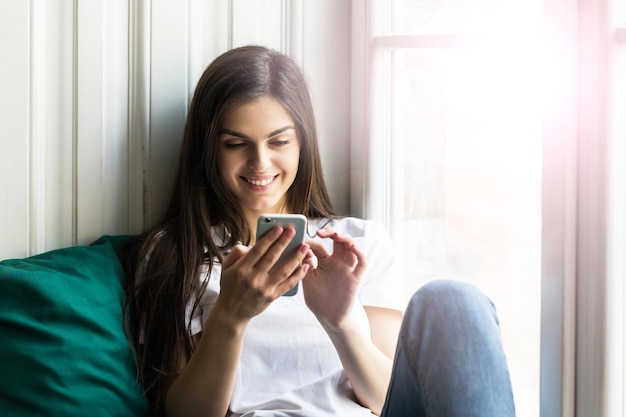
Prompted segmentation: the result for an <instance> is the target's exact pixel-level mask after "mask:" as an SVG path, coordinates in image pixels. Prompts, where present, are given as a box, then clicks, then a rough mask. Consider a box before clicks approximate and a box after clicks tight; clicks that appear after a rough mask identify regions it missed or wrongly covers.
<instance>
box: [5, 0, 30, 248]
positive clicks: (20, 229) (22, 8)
mask: <svg viewBox="0 0 626 417" xmlns="http://www.w3.org/2000/svg"><path fill="white" fill-rule="evenodd" d="M29 28H30V23H29V3H28V2H26V1H23V0H13V1H3V2H0V56H1V57H2V60H3V64H2V65H1V66H0V74H1V76H0V91H1V92H2V97H0V257H1V258H9V257H20V256H24V255H25V254H26V253H27V251H28V135H29V132H28V114H29V110H28V105H29V100H28V90H29V65H30V62H29V50H30V48H29ZM8 62H11V65H7V63H8Z"/></svg>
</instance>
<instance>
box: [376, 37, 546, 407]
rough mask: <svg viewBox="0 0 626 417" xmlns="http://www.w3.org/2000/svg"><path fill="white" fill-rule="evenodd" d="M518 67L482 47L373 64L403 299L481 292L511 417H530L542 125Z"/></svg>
mask: <svg viewBox="0 0 626 417" xmlns="http://www.w3.org/2000/svg"><path fill="white" fill-rule="evenodd" d="M495 52H498V54H495ZM503 54H504V56H503ZM503 58H504V59H503ZM526 58H527V57H524V56H522V55H521V54H520V52H519V51H511V52H508V53H507V52H506V50H505V49H503V50H500V51H494V49H493V45H487V46H485V47H484V48H483V47H476V48H471V49H414V50H413V49H402V50H397V51H393V52H387V58H384V59H386V60H387V61H388V62H389V63H390V64H389V67H390V69H389V74H390V80H391V89H390V91H391V93H390V100H391V112H390V116H389V117H390V123H389V126H390V139H389V140H390V157H391V164H390V176H391V178H390V183H391V184H393V185H392V187H391V190H392V191H391V195H390V201H391V206H392V207H391V209H390V210H391V212H392V215H391V216H390V223H391V230H392V234H393V237H394V239H396V241H397V243H398V247H402V248H404V254H403V255H404V256H403V263H404V267H405V269H404V274H405V277H406V285H407V287H408V288H407V289H408V292H409V293H411V292H412V291H413V290H414V289H416V288H417V287H419V286H420V285H422V284H423V283H425V282H426V281H429V280H432V279H437V278H453V279H460V280H466V281H469V282H472V283H474V284H476V285H477V286H479V287H480V288H481V289H482V290H484V291H485V292H486V293H487V294H488V295H489V296H490V297H491V298H492V300H493V301H494V302H495V304H496V307H497V309H498V313H499V316H500V320H501V330H502V336H503V342H504V345H505V349H506V352H507V356H508V359H509V363H510V367H511V374H512V375H511V377H512V382H513V385H514V391H515V392H514V394H515V397H516V405H517V409H518V416H520V417H534V416H537V415H538V414H539V369H540V366H539V354H540V339H539V338H540V305H541V303H540V300H541V298H540V297H541V294H540V288H541V259H540V255H541V166H542V162H541V157H542V153H541V149H542V135H541V133H542V131H541V130H542V125H541V114H540V108H541V106H538V105H537V97H536V95H535V93H536V92H537V83H536V81H537V80H536V79H534V78H533V73H534V72H533V70H532V68H530V67H529V66H528V64H527V63H526V62H525V61H526Z"/></svg>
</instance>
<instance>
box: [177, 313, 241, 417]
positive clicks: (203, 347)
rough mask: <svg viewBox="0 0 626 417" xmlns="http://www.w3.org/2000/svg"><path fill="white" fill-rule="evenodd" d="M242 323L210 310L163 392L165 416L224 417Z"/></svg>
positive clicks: (231, 386) (239, 354) (229, 396)
mask: <svg viewBox="0 0 626 417" xmlns="http://www.w3.org/2000/svg"><path fill="white" fill-rule="evenodd" d="M246 324H247V323H235V322H233V320H231V319H229V318H228V317H225V315H224V314H223V313H222V312H221V310H220V309H219V308H216V307H214V308H213V309H212V310H211V312H210V313H209V317H208V318H207V322H206V323H205V325H204V328H203V334H202V337H201V339H200V341H199V342H198V345H197V346H196V350H195V352H194V353H193V355H192V357H191V359H190V360H189V362H188V363H186V364H185V366H184V367H183V368H182V370H181V372H180V375H179V376H178V377H177V378H176V379H175V380H174V382H173V383H172V385H171V387H170V389H169V391H168V393H167V397H166V400H165V409H166V414H167V415H168V416H170V417H179V416H194V417H197V416H207V417H224V416H225V415H226V412H227V411H228V406H229V404H230V399H231V396H232V392H233V386H234V381H235V376H236V372H237V366H238V362H239V358H240V356H241V349H242V344H243V337H244V332H245V328H246Z"/></svg>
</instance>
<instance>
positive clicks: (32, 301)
mask: <svg viewBox="0 0 626 417" xmlns="http://www.w3.org/2000/svg"><path fill="white" fill-rule="evenodd" d="M124 239H125V237H124V236H115V237H112V236H103V237H102V238H100V239H98V240H97V241H96V242H94V243H92V244H91V245H89V246H74V247H70V248H65V249H59V250H55V251H51V252H47V253H44V254H41V255H37V256H33V257H30V258H26V259H11V260H6V261H2V262H0V376H1V377H0V410H1V411H0V414H2V415H6V416H43V415H54V416H86V415H87V416H89V417H95V416H124V417H129V416H145V415H147V414H148V406H147V403H146V401H145V399H144V397H143V395H142V390H141V387H140V385H139V383H138V382H137V379H136V372H135V365H134V361H133V354H132V351H131V349H130V347H129V344H128V342H127V339H126V336H125V334H124V330H123V327H122V306H123V302H124V292H123V289H122V284H123V279H124V274H123V271H122V267H121V264H120V262H119V260H118V258H117V256H116V254H115V247H116V245H118V244H119V243H121V242H122V241H123V240H124Z"/></svg>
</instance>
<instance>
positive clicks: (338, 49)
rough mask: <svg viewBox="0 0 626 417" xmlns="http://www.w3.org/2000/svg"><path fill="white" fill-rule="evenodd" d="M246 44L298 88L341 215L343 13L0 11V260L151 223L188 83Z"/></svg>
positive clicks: (325, 5) (315, 4)
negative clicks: (306, 94) (287, 68)
mask: <svg viewBox="0 0 626 417" xmlns="http://www.w3.org/2000/svg"><path fill="white" fill-rule="evenodd" d="M248 43H256V44H264V45H267V46H271V47H274V48H276V49H279V50H281V51H283V52H286V53H288V54H290V55H292V56H294V57H295V58H296V60H297V61H298V62H300V63H301V64H302V65H303V67H304V69H305V72H307V74H308V75H309V78H310V81H311V87H312V93H313V97H314V101H315V107H316V112H317V118H318V125H319V131H320V139H321V148H322V158H323V160H324V164H325V165H324V168H325V174H326V177H327V181H328V185H329V188H330V192H331V194H332V197H333V199H334V201H335V204H336V207H337V208H338V209H339V210H341V211H347V210H348V208H349V207H348V204H349V190H348V172H349V168H348V166H349V141H348V138H349V136H350V130H349V129H350V128H349V116H350V108H349V96H350V91H349V86H350V82H349V74H350V2H349V1H348V0H341V1H337V0H315V1H304V0H254V1H251V0H216V1H206V0H182V1H181V0H135V1H133V0H106V1H105V0H100V1H89V2H88V1H71V0H30V1H24V0H0V56H1V57H2V60H3V64H2V65H1V66H0V71H1V73H0V91H1V92H2V94H1V95H0V141H1V142H0V259H5V258H10V257H23V256H27V255H33V254H36V253H40V252H43V251H47V250H52V249H55V248H59V247H64V246H69V245H73V244H85V243H89V242H91V241H92V240H94V239H96V238H97V237H99V236H100V235H103V234H122V233H137V232H139V231H141V230H142V229H144V228H145V227H146V226H148V225H151V224H153V223H154V222H155V221H156V220H158V218H159V216H160V215H161V214H162V213H163V211H164V209H165V205H166V203H167V200H168V197H169V192H170V188H171V185H172V179H173V174H174V172H175V164H176V158H177V153H178V146H179V144H180V139H181V132H182V128H183V123H184V118H185V113H186V108H187V105H188V103H189V100H190V97H191V94H192V92H193V88H194V87H195V83H196V80H197V79H198V77H199V76H200V74H201V72H202V71H203V70H204V68H205V67H206V65H208V63H209V62H210V61H211V60H212V59H213V58H215V57H216V56H217V55H219V54H220V53H222V52H224V51H225V50H227V49H229V48H231V47H234V46H239V45H243V44H248Z"/></svg>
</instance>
